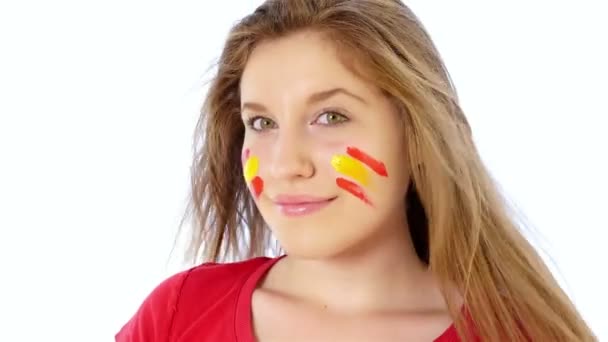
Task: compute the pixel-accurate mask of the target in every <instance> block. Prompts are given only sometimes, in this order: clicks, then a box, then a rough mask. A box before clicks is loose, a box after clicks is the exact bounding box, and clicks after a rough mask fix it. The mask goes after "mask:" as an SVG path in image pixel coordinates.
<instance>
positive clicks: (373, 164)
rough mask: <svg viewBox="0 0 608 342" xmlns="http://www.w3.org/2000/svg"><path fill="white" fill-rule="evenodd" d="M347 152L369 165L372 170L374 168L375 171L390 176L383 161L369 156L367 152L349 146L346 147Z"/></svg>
mask: <svg viewBox="0 0 608 342" xmlns="http://www.w3.org/2000/svg"><path fill="white" fill-rule="evenodd" d="M346 153H348V155H349V156H351V157H353V158H355V159H357V160H358V161H360V162H362V163H363V164H365V165H367V166H369V167H370V168H371V169H372V170H374V172H376V173H377V174H379V175H380V176H384V177H388V173H387V172H386V166H384V163H383V162H381V161H379V160H377V159H374V158H373V157H371V156H369V155H368V154H366V153H365V152H363V151H361V150H359V149H358V148H355V147H348V148H347V149H346Z"/></svg>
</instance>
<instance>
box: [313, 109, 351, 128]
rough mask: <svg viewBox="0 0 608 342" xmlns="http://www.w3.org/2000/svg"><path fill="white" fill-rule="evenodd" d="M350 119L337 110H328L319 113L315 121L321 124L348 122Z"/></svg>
mask: <svg viewBox="0 0 608 342" xmlns="http://www.w3.org/2000/svg"><path fill="white" fill-rule="evenodd" d="M348 120H349V119H348V118H347V117H346V116H345V115H344V114H340V113H338V112H335V111H327V112H324V113H323V114H321V115H319V116H318V117H317V118H316V119H315V121H314V122H313V123H316V124H319V125H336V124H341V123H344V122H347V121H348Z"/></svg>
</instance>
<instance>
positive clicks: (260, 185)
mask: <svg viewBox="0 0 608 342" xmlns="http://www.w3.org/2000/svg"><path fill="white" fill-rule="evenodd" d="M251 186H252V187H253V194H254V195H255V197H256V198H257V197H260V194H261V193H262V191H263V190H264V181H263V180H262V178H260V177H259V176H256V177H255V178H254V179H252V180H251Z"/></svg>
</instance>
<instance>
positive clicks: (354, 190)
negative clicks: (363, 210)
mask: <svg viewBox="0 0 608 342" xmlns="http://www.w3.org/2000/svg"><path fill="white" fill-rule="evenodd" d="M336 184H337V185H338V186H339V187H341V188H342V189H344V190H346V191H348V192H350V193H351V194H353V195H354V196H355V197H357V198H358V199H360V200H362V201H363V202H365V203H366V204H369V205H372V202H371V201H370V200H369V199H368V198H367V195H365V191H363V189H362V188H361V187H360V186H359V185H357V184H355V183H353V182H351V181H349V180H347V179H344V178H336Z"/></svg>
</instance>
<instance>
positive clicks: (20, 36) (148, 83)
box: [0, 0, 608, 341]
mask: <svg viewBox="0 0 608 342" xmlns="http://www.w3.org/2000/svg"><path fill="white" fill-rule="evenodd" d="M259 3H260V1H257V0H256V1H253V0H251V1H237V0H225V1H221V2H216V1H202V0H197V1H172V2H169V1H146V2H144V1H136V0H120V1H118V0H110V1H97V2H93V1H66V0H59V1H44V2H43V1H16V0H15V1H8V2H6V1H2V2H1V3H0V266H1V267H0V277H1V278H0V340H2V341H110V340H112V335H113V334H114V333H115V332H116V331H117V330H118V329H119V328H120V326H121V325H122V324H123V323H124V322H126V320H127V319H128V318H129V317H130V316H131V315H132V314H133V313H134V311H135V310H136V308H137V306H138V305H139V303H140V302H141V301H142V300H143V299H144V297H145V296H146V295H147V294H148V292H149V291H150V290H151V289H152V288H153V287H154V286H155V285H156V284H157V283H158V282H159V281H161V280H162V279H164V278H165V277H167V276H169V275H170V274H173V273H175V272H176V271H178V270H180V269H182V268H183V267H184V266H183V265H181V264H180V263H179V262H178V261H179V260H176V259H177V258H175V257H173V258H171V259H170V258H169V252H170V250H171V246H172V244H173V238H174V236H175V232H176V227H177V225H178V223H179V219H180V218H181V214H182V211H183V209H184V206H185V200H186V198H187V196H188V184H189V179H188V174H189V165H190V158H191V138H192V134H193V130H194V126H195V123H196V120H197V117H198V113H197V111H198V107H199V105H200V103H201V99H202V96H203V94H204V90H205V88H204V86H203V84H204V82H205V81H206V80H208V79H209V77H210V75H211V74H210V73H207V72H206V71H207V69H208V68H209V67H210V66H211V64H212V62H213V61H214V60H215V59H216V58H217V57H218V56H219V53H220V49H221V46H222V42H223V39H224V38H225V36H226V33H227V31H228V29H229V27H230V25H231V24H232V23H233V22H235V21H236V20H237V19H238V18H240V17H241V16H242V15H245V14H246V13H248V12H250V11H251V10H253V9H254V8H255V6H256V5H258V4H259ZM602 3H603V2H602V1H524V0H517V1H515V0H511V1H508V2H506V1H500V2H499V1H487V0H484V1H445V2H442V1H428V0H427V1H423V0H417V1H410V2H409V4H411V6H412V8H413V9H414V10H415V11H416V12H417V14H418V15H419V16H420V17H421V19H422V21H423V22H424V24H425V25H426V27H427V28H428V29H429V31H430V32H431V34H432V36H433V38H434V39H435V41H436V43H437V45H438V46H439V49H440V50H441V52H442V53H443V56H444V59H445V61H446V63H447V65H448V68H449V69H450V72H451V73H452V75H453V77H454V80H455V83H456V85H457V87H458V90H459V94H460V96H461V100H462V104H463V107H464V109H465V111H466V112H467V115H468V117H469V118H470V121H471V123H472V126H473V129H474V133H475V136H476V139H477V141H478V144H479V149H480V150H481V152H482V155H483V157H484V159H485V160H486V161H487V163H488V165H489V167H490V168H491V170H492V172H493V173H494V175H495V176H496V177H497V178H498V180H499V181H500V182H501V184H502V185H503V187H504V189H505V191H506V192H507V193H508V194H509V196H510V197H511V198H512V199H513V200H514V201H515V202H516V203H518V205H519V207H520V208H521V209H522V210H523V211H524V212H525V213H526V214H527V216H528V218H529V220H530V222H531V223H532V224H533V226H534V229H536V233H535V235H530V236H531V238H533V239H534V241H535V243H537V244H538V245H539V246H542V247H543V248H544V249H545V250H546V251H547V252H548V255H550V256H551V257H552V260H553V261H554V264H555V265H553V266H552V269H554V270H555V273H556V276H557V277H558V278H559V279H560V281H561V283H562V285H563V286H564V287H565V288H566V290H567V291H568V293H569V294H570V295H571V296H572V298H573V300H574V301H575V303H576V305H577V306H578V308H579V309H580V310H581V312H582V313H583V315H584V317H585V318H586V319H587V320H588V322H589V323H590V324H591V326H592V327H593V329H594V330H595V331H596V333H597V334H598V336H599V337H600V339H608V328H607V326H608V325H607V324H606V322H607V321H606V313H605V311H606V308H607V306H608V296H607V295H606V292H605V291H606V290H605V289H606V288H608V281H607V280H606V275H607V273H608V271H607V270H608V267H607V266H606V263H607V262H608V252H607V249H608V247H607V246H605V245H606V242H607V240H606V238H605V236H606V235H605V234H606V229H607V228H608V219H607V218H606V204H605V203H606V194H607V191H608V184H607V183H608V182H607V181H606V175H608V166H607V153H606V151H605V150H606V144H608V138H607V137H606V135H607V134H606V128H607V125H606V114H607V113H608V110H607V106H606V91H607V90H608V86H607V85H606V82H607V80H608V72H607V69H608V68H607V67H606V61H608V54H607V52H606V38H605V37H606V33H607V32H608V20H606V19H605V18H606V14H607V11H606V9H605V8H604V6H605V5H603V4H602ZM179 252H180V251H177V253H179ZM548 261H549V259H548Z"/></svg>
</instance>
